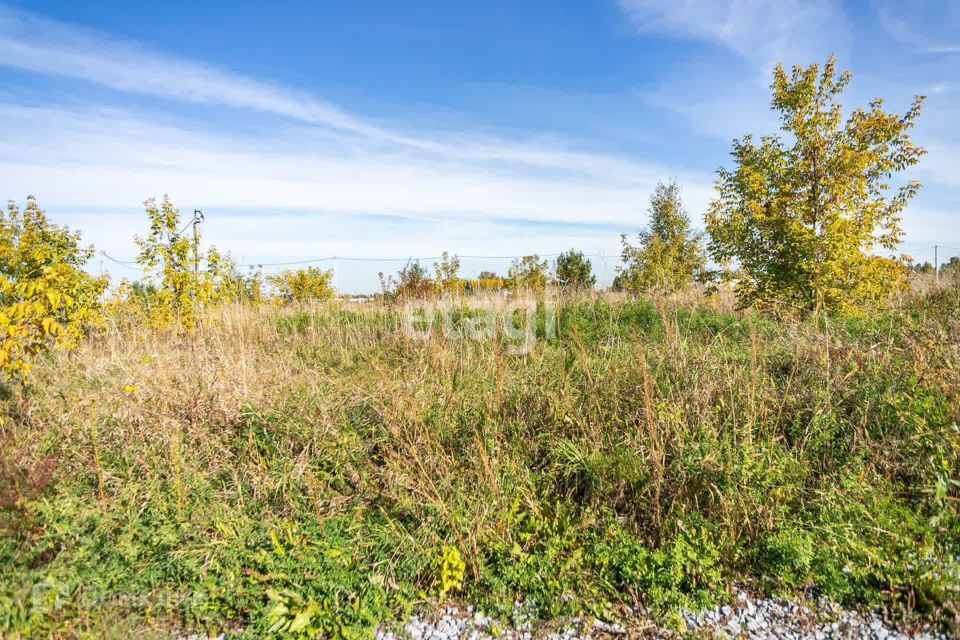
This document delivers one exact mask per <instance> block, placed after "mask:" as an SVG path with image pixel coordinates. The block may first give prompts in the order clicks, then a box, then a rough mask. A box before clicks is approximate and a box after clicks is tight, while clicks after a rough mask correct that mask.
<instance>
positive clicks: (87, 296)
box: [0, 196, 107, 378]
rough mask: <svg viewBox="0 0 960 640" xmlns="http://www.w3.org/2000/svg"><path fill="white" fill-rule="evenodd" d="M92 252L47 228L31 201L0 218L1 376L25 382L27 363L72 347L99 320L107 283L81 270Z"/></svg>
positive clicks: (69, 234)
mask: <svg viewBox="0 0 960 640" xmlns="http://www.w3.org/2000/svg"><path fill="white" fill-rule="evenodd" d="M92 256H93V248H92V247H89V248H83V247H81V246H80V234H79V233H77V232H74V231H71V230H70V229H68V228H66V227H61V226H57V225H54V224H51V223H50V222H49V220H48V219H47V215H46V213H45V212H44V211H43V210H42V209H41V208H40V206H39V205H38V204H37V201H36V199H35V198H34V197H33V196H29V197H28V198H27V202H26V206H25V207H24V208H23V209H22V210H21V209H20V208H19V207H18V206H17V204H16V203H14V202H10V203H9V204H8V205H7V209H6V211H5V212H4V213H3V214H2V215H0V375H3V376H4V377H12V378H23V377H25V376H26V374H27V372H28V371H29V369H30V365H31V360H32V359H33V357H34V356H36V355H37V354H39V353H42V352H45V351H48V350H50V349H54V348H70V347H73V346H75V345H76V344H77V342H78V341H79V340H80V338H81V337H82V336H83V334H84V332H85V331H87V330H88V329H89V328H90V327H92V326H95V325H96V324H98V323H99V321H100V319H101V301H100V296H101V295H102V294H103V291H104V289H105V288H106V286H107V281H106V278H99V277H95V276H93V275H91V274H89V273H87V272H86V271H84V270H83V267H84V265H85V264H86V263H87V262H88V261H89V260H90V258H91V257H92Z"/></svg>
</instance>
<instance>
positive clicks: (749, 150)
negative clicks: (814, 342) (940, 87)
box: [706, 56, 924, 316]
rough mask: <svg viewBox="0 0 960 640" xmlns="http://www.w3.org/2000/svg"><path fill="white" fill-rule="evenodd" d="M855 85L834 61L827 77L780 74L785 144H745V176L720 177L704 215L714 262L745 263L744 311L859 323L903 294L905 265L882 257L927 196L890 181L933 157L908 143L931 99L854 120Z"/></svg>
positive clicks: (776, 92) (879, 107)
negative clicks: (833, 314) (831, 315)
mask: <svg viewBox="0 0 960 640" xmlns="http://www.w3.org/2000/svg"><path fill="white" fill-rule="evenodd" d="M850 78H851V75H850V73H849V72H845V73H839V74H838V73H837V69H836V61H835V59H834V57H833V56H830V58H829V59H828V60H827V62H826V64H824V65H823V68H822V69H821V68H819V67H818V65H816V64H813V65H810V66H809V67H806V68H803V67H799V66H795V67H793V69H792V71H791V72H790V73H789V74H788V73H787V72H786V71H784V69H783V67H782V66H780V65H778V66H777V67H776V69H775V70H774V76H773V85H772V89H773V102H772V106H773V109H774V110H776V111H777V112H779V114H780V122H781V129H782V130H783V131H784V132H785V133H786V140H784V139H782V138H781V137H779V136H776V135H768V136H764V137H762V138H761V139H760V141H759V143H757V142H755V141H754V140H753V138H752V137H751V136H745V137H744V138H742V139H739V140H735V141H734V145H733V152H732V155H733V157H734V161H735V164H736V166H735V167H734V169H733V170H727V169H721V170H720V171H719V177H718V179H717V189H718V190H719V196H718V197H717V199H716V200H714V201H713V202H712V203H711V204H710V208H709V210H708V212H707V215H706V226H707V231H708V232H709V234H710V252H711V255H712V256H713V258H714V259H715V260H716V261H717V262H720V263H725V262H727V261H729V260H734V261H736V263H738V266H739V272H738V276H737V277H738V280H737V282H736V292H737V297H738V300H739V303H740V304H741V305H743V306H747V305H756V306H758V307H761V308H766V309H769V310H773V311H776V312H778V313H783V312H790V313H800V314H803V315H814V316H815V315H817V314H818V313H820V312H821V311H839V312H852V311H858V310H861V309H864V308H870V307H873V306H876V305H878V304H882V303H883V302H884V301H885V300H887V299H888V298H889V296H890V294H891V292H892V291H894V290H896V288H898V287H899V286H900V285H901V284H902V283H903V282H904V276H905V267H904V266H903V265H904V261H903V260H898V259H897V258H896V257H892V256H885V255H882V252H883V251H887V252H894V251H895V250H896V249H897V247H898V246H899V244H900V242H901V239H902V236H903V231H902V229H901V227H900V215H901V213H902V212H903V210H904V208H905V207H906V205H907V202H908V201H909V200H910V198H911V197H913V195H914V194H915V193H916V192H917V189H918V188H919V184H918V183H916V182H908V183H906V184H904V185H902V186H900V187H899V188H896V189H894V188H891V187H890V184H889V181H890V179H891V177H892V176H893V174H894V173H896V172H899V171H903V170H904V169H906V168H907V167H909V166H911V165H914V164H916V163H917V162H918V161H919V159H920V156H921V155H923V153H924V151H923V149H921V148H920V147H917V146H915V145H914V144H913V142H912V141H911V139H910V137H909V135H908V131H909V129H910V128H911V127H913V124H914V120H915V119H916V117H917V116H918V115H919V113H920V107H921V105H922V103H923V98H922V97H917V98H915V99H914V102H913V104H912V105H911V106H910V108H909V109H908V110H907V111H906V112H905V113H903V114H898V113H891V112H887V111H885V110H884V109H883V101H882V100H881V99H879V98H876V99H874V100H873V101H872V102H870V104H869V105H868V106H867V108H865V109H864V108H857V109H854V110H852V111H850V112H849V114H848V115H846V117H845V116H844V114H843V110H842V105H841V104H840V102H839V97H840V94H841V93H842V92H843V90H844V89H845V88H846V86H847V84H848V83H849V82H850Z"/></svg>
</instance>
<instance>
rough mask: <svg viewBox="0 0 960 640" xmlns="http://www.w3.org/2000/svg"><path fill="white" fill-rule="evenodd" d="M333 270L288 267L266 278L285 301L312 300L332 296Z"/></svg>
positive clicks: (325, 298)
mask: <svg viewBox="0 0 960 640" xmlns="http://www.w3.org/2000/svg"><path fill="white" fill-rule="evenodd" d="M332 279H333V271H331V270H329V269H327V270H326V271H324V270H321V269H318V268H317V267H308V268H306V269H295V270H294V269H289V270H287V271H281V272H280V273H278V274H276V275H273V276H270V277H269V278H268V279H267V280H268V281H269V282H270V284H272V285H273V286H274V287H276V289H277V294H278V295H279V296H280V298H281V299H283V300H285V301H287V302H312V301H319V300H329V299H330V298H332V297H333V293H334V292H333V285H332V284H331V280H332Z"/></svg>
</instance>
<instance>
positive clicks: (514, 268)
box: [507, 254, 550, 291]
mask: <svg viewBox="0 0 960 640" xmlns="http://www.w3.org/2000/svg"><path fill="white" fill-rule="evenodd" d="M549 270H550V263H549V262H547V261H546V260H541V259H540V256H538V255H537V254H533V255H532V256H523V257H522V258H519V259H516V260H514V261H513V264H511V265H510V270H509V271H508V272H507V281H508V282H509V286H510V287H511V288H513V289H525V290H527V291H543V290H544V289H545V288H546V287H547V282H548V281H549V279H550V278H549V276H548V275H547V274H548V272H549Z"/></svg>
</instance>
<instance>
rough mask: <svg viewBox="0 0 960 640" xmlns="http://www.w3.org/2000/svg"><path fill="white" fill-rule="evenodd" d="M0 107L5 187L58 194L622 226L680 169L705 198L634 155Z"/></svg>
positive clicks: (116, 200)
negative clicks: (480, 153)
mask: <svg viewBox="0 0 960 640" xmlns="http://www.w3.org/2000/svg"><path fill="white" fill-rule="evenodd" d="M0 118H2V119H3V121H4V123H5V124H4V128H5V129H6V130H5V131H4V137H5V139H6V141H7V143H8V144H6V145H4V146H3V147H0V171H2V173H3V175H4V182H5V183H6V184H5V187H6V188H16V189H17V190H18V192H37V193H39V194H43V195H44V199H45V200H46V201H47V202H50V203H55V204H70V203H76V202H84V203H89V204H99V205H102V206H123V205H130V204H132V203H137V202H139V201H140V200H142V199H143V197H144V196H145V195H149V194H157V193H163V192H167V191H169V192H170V193H172V194H175V195H176V196H177V198H179V199H181V200H182V201H190V202H202V203H207V204H208V205H209V206H220V207H251V206H256V207H272V208H275V209H305V210H313V211H331V212H338V213H342V214H350V213H384V214H392V215H416V216H444V215H455V216H475V217H483V218H490V219H527V220H540V221H565V222H584V221H588V222H617V223H622V224H625V225H626V224H633V223H636V221H637V220H638V218H642V217H643V215H644V214H643V211H644V209H645V206H646V196H647V194H648V193H649V192H650V190H652V188H653V186H654V184H655V183H656V181H657V180H659V179H663V178H666V177H669V176H671V175H678V176H679V177H680V178H682V179H684V180H685V181H686V182H688V184H689V186H688V191H689V193H690V198H691V204H692V206H696V207H698V208H700V207H703V206H705V204H706V200H707V199H708V197H709V184H710V180H711V178H710V176H708V175H703V174H697V173H691V172H677V171H673V170H671V169H669V168H667V167H655V166H648V167H644V166H639V165H631V170H630V172H629V177H624V176H623V175H621V174H617V173H611V174H609V175H606V174H596V173H594V172H592V171H586V172H582V173H577V172H575V171H571V170H564V171H560V172H543V171H539V172H533V173H530V172H526V173H525V172H518V171H516V170H515V168H514V167H511V166H509V165H507V166H505V167H494V166H490V165H487V164H484V163H480V164H475V163H470V162H462V161H451V160H450V159H448V158H442V157H435V156H434V155H433V154H429V153H422V152H413V151H410V150H408V149H406V148H403V147H401V148H398V149H391V150H385V149H383V148H382V147H380V146H365V145H362V144H355V143H354V142H353V141H350V140H343V139H341V138H339V137H337V136H335V135H329V134H326V133H324V132H316V131H303V132H300V133H299V135H296V136H292V133H291V134H288V136H284V135H279V136H273V135H271V134H270V133H269V132H267V131H260V132H257V134H256V135H254V136H241V135H239V134H236V133H231V134H215V133H210V132H204V131H203V130H202V129H182V128H179V127H177V126H173V125H166V126H161V125H157V124H152V123H149V122H146V121H144V120H142V119H140V118H138V117H135V116H133V115H131V114H128V113H125V112H122V111H116V110H112V111H92V112H84V111H69V110H64V109H54V108H37V107H34V108H27V107H20V106H11V105H6V106H4V105H0ZM291 136H292V137H296V138H298V142H297V143H296V144H293V143H291V141H290V139H289V137H291ZM304 140H308V141H309V142H308V143H307V144H306V145H304V142H303V141H304ZM27 148H29V149H30V153H29V155H26V156H25V155H24V154H23V150H24V149H27ZM613 162H614V163H616V162H620V161H613Z"/></svg>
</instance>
